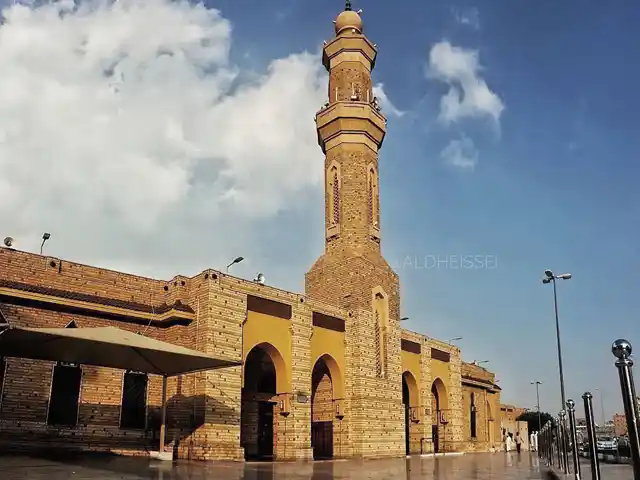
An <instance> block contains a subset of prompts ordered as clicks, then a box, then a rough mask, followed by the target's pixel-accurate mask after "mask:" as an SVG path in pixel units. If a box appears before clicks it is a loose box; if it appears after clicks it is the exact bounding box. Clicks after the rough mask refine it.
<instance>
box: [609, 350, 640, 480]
mask: <svg viewBox="0 0 640 480" xmlns="http://www.w3.org/2000/svg"><path fill="white" fill-rule="evenodd" d="M611 351H612V353H613V354H614V355H615V356H616V357H617V358H618V360H616V367H618V374H619V375H620V388H621V390H622V404H623V405H624V415H625V417H627V431H628V435H629V447H630V449H631V462H632V464H633V478H634V479H635V480H640V433H639V431H638V401H637V398H636V388H635V386H634V384H633V373H632V372H631V367H633V360H631V358H630V357H631V344H630V343H629V342H627V341H626V340H622V339H620V340H616V341H615V342H613V345H612V346H611Z"/></svg>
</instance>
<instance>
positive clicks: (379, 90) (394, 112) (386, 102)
mask: <svg viewBox="0 0 640 480" xmlns="http://www.w3.org/2000/svg"><path fill="white" fill-rule="evenodd" d="M373 94H374V95H375V96H376V97H378V100H380V107H382V111H383V113H385V114H389V115H390V116H393V117H402V116H403V115H404V114H405V113H407V112H403V111H402V110H399V109H398V108H397V107H396V106H395V105H394V104H393V103H392V102H391V100H390V99H389V97H388V96H387V94H386V93H385V91H384V84H383V83H378V84H377V85H374V87H373Z"/></svg>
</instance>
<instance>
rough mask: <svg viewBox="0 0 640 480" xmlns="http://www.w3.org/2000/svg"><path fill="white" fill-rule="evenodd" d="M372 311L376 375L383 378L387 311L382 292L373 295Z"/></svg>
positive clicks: (385, 358)
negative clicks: (373, 315)
mask: <svg viewBox="0 0 640 480" xmlns="http://www.w3.org/2000/svg"><path fill="white" fill-rule="evenodd" d="M373 311H374V314H375V348H376V375H377V376H378V377H380V378H385V377H386V376H387V358H388V355H387V344H388V326H389V325H388V324H389V322H388V319H389V309H388V300H387V297H386V295H384V294H383V293H382V292H376V293H375V295H374V308H373Z"/></svg>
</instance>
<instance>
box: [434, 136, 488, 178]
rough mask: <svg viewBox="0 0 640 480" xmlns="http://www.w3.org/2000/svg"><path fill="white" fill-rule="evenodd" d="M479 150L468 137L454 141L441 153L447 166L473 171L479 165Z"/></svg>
mask: <svg viewBox="0 0 640 480" xmlns="http://www.w3.org/2000/svg"><path fill="white" fill-rule="evenodd" d="M478 156H479V154H478V150H477V149H476V146H475V144H474V143H473V140H471V139H470V138H468V137H462V138H460V139H454V140H451V141H450V142H449V144H448V145H447V146H446V147H445V148H444V149H443V150H442V152H441V153H440V158H442V159H443V160H444V161H445V163H446V164H447V165H451V166H452V167H456V168H461V169H465V170H473V169H474V168H475V166H476V164H477V163H478Z"/></svg>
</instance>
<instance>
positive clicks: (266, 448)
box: [240, 345, 277, 460]
mask: <svg viewBox="0 0 640 480" xmlns="http://www.w3.org/2000/svg"><path fill="white" fill-rule="evenodd" d="M269 347H271V346H270V345H269V346H267V345H257V346H255V347H254V348H252V349H251V351H250V352H249V354H248V355H247V358H246V360H245V363H244V385H243V388H242V400H241V402H242V411H241V426H240V428H241V430H240V432H241V433H240V435H241V438H240V443H241V445H242V446H243V447H244V454H245V459H246V460H273V458H274V455H275V452H274V427H275V423H276V421H277V419H275V421H274V406H275V404H276V401H275V396H276V393H277V391H276V383H277V374H276V365H275V363H274V360H273V357H272V356H273V354H274V353H273V352H271V351H270V350H272V349H273V347H271V348H269ZM273 350H275V349H273ZM276 353H277V351H276Z"/></svg>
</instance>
